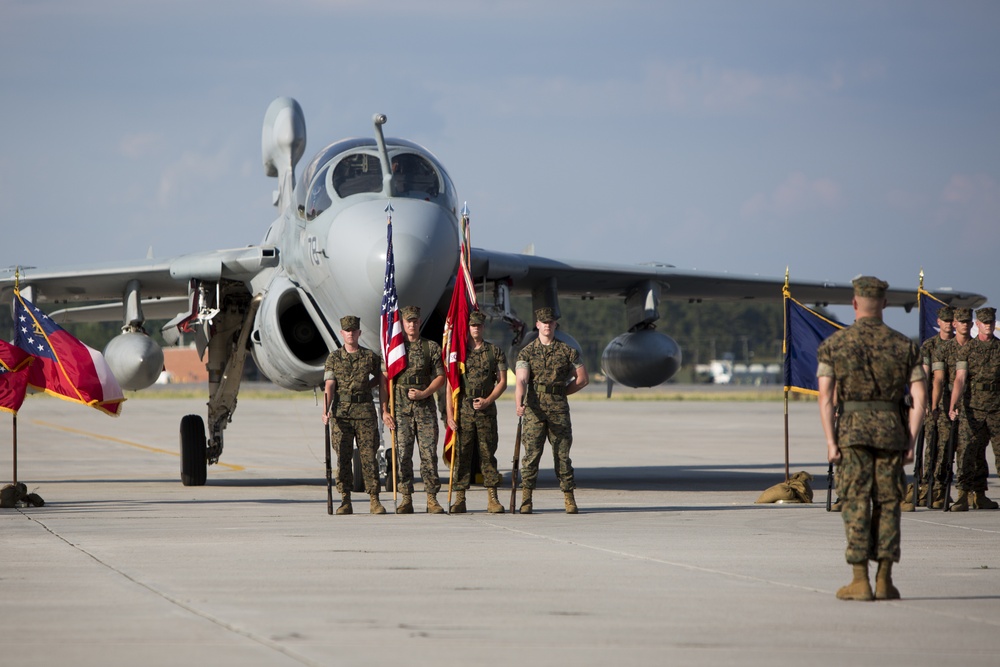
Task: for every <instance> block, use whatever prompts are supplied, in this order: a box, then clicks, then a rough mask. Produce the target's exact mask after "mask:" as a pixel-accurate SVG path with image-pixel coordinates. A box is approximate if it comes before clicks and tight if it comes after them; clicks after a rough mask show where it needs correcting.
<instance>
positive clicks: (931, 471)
mask: <svg viewBox="0 0 1000 667" xmlns="http://www.w3.org/2000/svg"><path fill="white" fill-rule="evenodd" d="M932 415H933V413H932ZM931 419H933V420H934V426H933V428H931V434H930V435H929V436H927V435H926V434H925V436H924V437H925V442H924V449H926V450H927V460H928V461H929V465H930V467H929V468H928V466H927V465H926V464H925V465H924V475H926V476H927V501H926V502H925V503H924V507H926V508H927V509H930V508H931V505H932V504H933V498H934V482H936V481H937V441H938V432H937V417H936V416H932V417H931Z"/></svg>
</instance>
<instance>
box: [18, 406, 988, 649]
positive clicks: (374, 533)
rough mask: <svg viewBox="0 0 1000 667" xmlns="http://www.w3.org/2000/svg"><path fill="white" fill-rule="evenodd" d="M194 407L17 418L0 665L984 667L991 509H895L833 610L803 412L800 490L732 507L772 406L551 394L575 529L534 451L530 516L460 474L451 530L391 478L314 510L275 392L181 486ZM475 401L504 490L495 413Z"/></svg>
mask: <svg viewBox="0 0 1000 667" xmlns="http://www.w3.org/2000/svg"><path fill="white" fill-rule="evenodd" d="M204 404H205V401H204V400H185V399H161V398H156V399H144V398H136V399H133V400H129V401H128V402H127V403H126V405H125V408H124V414H123V416H122V417H121V418H119V419H112V418H110V417H107V416H105V415H103V414H100V413H98V412H97V411H95V410H91V409H88V408H84V407H81V406H78V405H73V404H69V403H66V402H64V401H60V400H57V399H53V398H48V397H41V396H36V397H30V398H29V400H28V401H27V402H26V403H25V406H24V407H23V408H22V410H21V412H20V414H19V415H18V421H17V424H18V444H19V447H18V478H19V479H20V480H21V481H23V482H25V483H26V484H27V485H28V487H29V490H33V491H36V492H37V493H39V494H40V495H41V496H42V497H43V498H44V499H45V501H46V505H45V506H44V507H41V508H20V509H4V510H0V556H2V559H3V569H2V574H0V595H2V599H3V602H4V610H5V614H4V621H3V623H0V662H2V663H3V664H5V665H30V666H31V667H39V666H42V665H76V666H82V665H101V666H102V667H107V666H110V665H129V666H133V665H145V666H152V665H179V664H185V665H194V664H204V665H241V666H244V667H245V666H246V665H389V664H406V665H458V664H474V665H519V666H522V665H581V666H582V665H601V666H607V665H620V664H654V665H660V664H699V665H732V664H739V665H762V666H768V667H773V666H774V665H777V664H781V663H790V664H805V665H838V666H839V665H843V664H858V665H864V664H872V665H904V664H905V665H911V666H916V665H944V664H958V665H963V666H971V665H991V666H992V665H996V664H998V662H1000V511H993V512H990V511H970V512H968V513H965V514H950V513H947V514H946V513H943V512H940V511H931V510H927V509H923V508H921V509H919V510H918V511H916V512H913V513H908V514H904V516H903V560H902V562H901V563H900V564H899V565H898V566H897V567H896V570H895V573H894V575H895V581H896V584H897V586H898V587H899V589H900V591H901V592H902V595H903V599H902V600H899V601H892V602H870V603H863V602H843V601H840V600H837V599H836V598H835V597H834V592H835V591H836V590H837V588H838V587H840V586H841V585H843V584H845V583H847V582H848V580H849V579H850V574H851V570H850V567H849V566H848V565H846V563H845V562H844V544H845V542H844V530H843V525H842V522H841V518H840V515H839V514H831V513H827V512H826V511H825V508H824V505H823V502H824V500H825V472H826V464H825V447H824V446H823V438H822V432H821V429H820V426H819V418H818V414H817V408H816V405H815V403H811V402H793V403H792V404H791V405H790V410H789V433H790V442H791V445H790V458H791V471H792V472H796V471H799V470H805V471H808V472H810V473H812V474H813V475H814V476H815V477H816V479H815V480H814V482H813V486H814V489H815V492H816V495H815V502H814V503H812V504H808V505H755V504H754V500H756V498H757V497H758V495H759V494H760V493H761V491H763V490H764V489H766V488H767V487H769V486H771V485H773V484H776V483H778V482H781V481H783V479H784V421H783V407H782V404H781V403H780V402H763V403H762V402H691V401H681V402H677V401H669V402H656V401H627V400H616V401H610V402H609V401H604V400H578V401H574V402H573V421H574V426H575V432H576V440H575V443H574V446H573V462H574V465H575V467H576V473H577V483H578V485H579V489H578V492H577V500H578V502H579V505H580V510H581V513H580V514H578V515H575V516H573V515H567V514H565V513H564V512H563V507H562V494H561V493H560V492H559V490H558V486H557V485H556V482H555V477H554V475H553V473H552V461H551V457H550V456H549V454H548V451H549V449H548V447H547V448H546V454H545V457H544V458H543V466H542V474H541V477H540V487H539V490H538V491H536V493H535V507H536V513H535V514H534V515H531V516H521V515H511V514H504V515H489V514H486V513H485V507H486V492H485V490H484V489H482V488H481V487H477V488H474V489H473V490H472V491H470V493H469V503H468V504H469V509H470V513H469V514H465V515H453V516H448V515H428V514H425V513H424V512H423V510H424V506H423V502H422V501H423V496H422V494H421V493H420V492H419V488H420V487H418V493H417V494H415V496H414V499H415V500H416V501H418V502H417V503H415V504H416V505H417V510H418V513H417V514H414V515H410V516H397V515H394V514H391V512H392V507H393V505H392V498H391V494H387V493H385V492H383V494H382V499H383V502H384V503H385V505H386V507H387V508H388V509H389V511H390V514H388V515H385V516H371V515H369V514H368V513H367V511H368V503H367V498H366V497H365V496H364V494H362V495H361V497H360V498H357V497H356V499H357V502H356V503H355V510H356V512H358V513H356V514H354V515H353V516H328V515H327V513H326V492H325V483H324V479H323V477H324V473H323V470H324V456H323V427H322V424H321V422H320V419H319V415H320V408H318V407H317V406H316V405H315V404H314V402H313V400H311V399H302V398H298V399H276V400H263V399H261V400H256V399H241V400H240V404H239V408H238V410H237V412H236V415H235V420H234V422H233V423H232V424H231V426H230V428H229V429H228V430H227V432H226V450H225V452H224V454H223V458H222V461H221V463H220V465H217V466H212V467H210V468H209V479H208V484H207V485H206V486H204V487H184V486H182V485H181V484H180V481H179V472H178V470H179V458H178V454H177V450H178V424H179V421H180V418H181V417H182V416H183V415H185V414H188V413H203V412H204ZM499 407H500V410H501V433H500V436H501V448H500V452H499V454H498V459H499V460H500V466H501V469H502V470H503V471H504V473H505V479H506V480H508V482H507V483H508V484H509V477H507V474H508V473H509V471H510V467H511V465H510V461H511V455H512V449H513V438H514V430H515V427H516V418H515V417H514V416H513V403H512V402H510V401H506V402H501V403H500V405H499ZM2 423H3V424H7V425H8V426H7V427H6V428H7V429H8V433H9V432H10V427H9V424H10V423H11V419H10V416H9V415H6V414H4V415H3V416H2ZM0 428H2V427H0ZM5 441H6V442H8V443H9V442H10V440H9V438H7V439H5ZM5 451H7V452H9V448H7V449H5ZM2 458H3V465H2V467H0V470H2V471H3V472H4V475H3V477H4V478H5V480H4V481H5V482H6V481H7V479H6V478H7V477H9V471H10V456H9V453H8V454H4V455H3V457H2ZM441 472H442V479H443V480H446V479H447V476H446V475H447V471H446V470H445V469H444V467H443V465H442V470H441ZM992 479H993V477H992V476H991V480H992ZM335 495H336V494H335ZM500 495H501V499H502V501H503V503H504V505H507V503H508V501H509V498H510V492H509V486H508V487H507V488H505V489H503V490H502V491H501V494H500ZM440 498H441V500H442V503H443V502H444V501H445V499H446V492H442V494H441V496H440ZM338 500H339V499H338ZM872 576H873V577H874V568H872Z"/></svg>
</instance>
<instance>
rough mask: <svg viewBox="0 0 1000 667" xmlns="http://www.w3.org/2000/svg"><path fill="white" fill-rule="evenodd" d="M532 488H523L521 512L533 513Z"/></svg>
mask: <svg viewBox="0 0 1000 667" xmlns="http://www.w3.org/2000/svg"><path fill="white" fill-rule="evenodd" d="M531 492H532V489H521V510H520V512H521V514H531V509H532V508H531Z"/></svg>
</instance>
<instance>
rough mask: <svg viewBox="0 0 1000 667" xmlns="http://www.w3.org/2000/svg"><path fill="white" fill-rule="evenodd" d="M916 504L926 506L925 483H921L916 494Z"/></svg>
mask: <svg viewBox="0 0 1000 667" xmlns="http://www.w3.org/2000/svg"><path fill="white" fill-rule="evenodd" d="M916 504H917V505H920V506H921V507H926V506H927V485H926V484H921V485H920V493H918V494H917V502H916Z"/></svg>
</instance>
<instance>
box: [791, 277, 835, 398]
mask: <svg viewBox="0 0 1000 667" xmlns="http://www.w3.org/2000/svg"><path fill="white" fill-rule="evenodd" d="M843 328H844V325H843V324H841V323H840V322H837V321H836V320H828V319H827V318H825V317H823V316H822V315H820V314H819V313H817V312H816V311H814V310H810V309H809V308H806V307H805V306H803V305H802V304H801V303H799V302H798V301H796V300H795V299H793V298H791V297H789V296H786V297H785V369H784V370H785V390H786V391H798V392H802V393H804V394H819V382H818V381H817V380H816V367H817V365H818V363H817V361H816V350H817V349H818V348H819V344H820V343H822V342H823V341H824V340H826V339H827V338H829V337H830V335H831V334H833V333H835V332H836V331H837V330H838V329H843Z"/></svg>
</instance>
